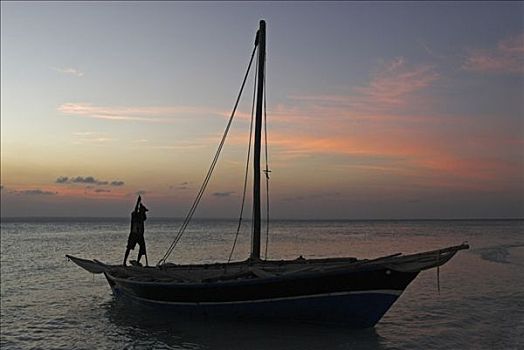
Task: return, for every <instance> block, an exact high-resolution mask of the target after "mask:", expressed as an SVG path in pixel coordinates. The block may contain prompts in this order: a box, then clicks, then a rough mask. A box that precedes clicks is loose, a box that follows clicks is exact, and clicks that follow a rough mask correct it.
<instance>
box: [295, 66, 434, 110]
mask: <svg viewBox="0 0 524 350" xmlns="http://www.w3.org/2000/svg"><path fill="white" fill-rule="evenodd" d="M438 78H439V74H438V73H437V72H436V71H435V67H434V66H432V65H410V64H408V63H407V62H406V60H405V59H404V58H402V57H399V58H396V59H394V60H392V61H391V62H388V63H385V64H383V65H382V66H381V67H379V69H378V70H377V71H376V72H375V73H374V74H373V75H372V76H371V79H370V81H369V82H368V83H367V84H365V85H363V86H359V87H355V88H354V89H353V90H352V92H351V93H350V94H344V95H320V96H318V95H317V96H292V97H291V98H292V99H296V100H302V101H309V102H313V103H316V104H317V107H324V108H333V107H335V108H338V109H340V108H341V107H344V108H346V110H347V111H351V113H352V114H360V115H361V116H364V115H373V114H376V113H383V112H385V111H387V112H389V114H390V113H391V112H392V109H393V111H395V109H397V110H398V109H400V108H405V107H411V106H412V105H413V104H414V102H416V101H417V99H416V98H415V97H417V93H419V92H420V91H422V90H424V89H425V88H427V87H429V86H430V85H431V84H432V83H433V82H434V81H435V80H437V79H438Z"/></svg>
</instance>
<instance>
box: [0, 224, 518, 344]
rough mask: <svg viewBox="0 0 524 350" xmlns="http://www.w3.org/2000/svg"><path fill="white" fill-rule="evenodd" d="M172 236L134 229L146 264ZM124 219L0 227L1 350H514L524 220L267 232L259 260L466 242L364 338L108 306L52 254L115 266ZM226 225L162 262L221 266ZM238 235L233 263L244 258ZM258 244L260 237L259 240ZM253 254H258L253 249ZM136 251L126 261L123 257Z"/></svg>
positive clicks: (97, 285) (111, 302)
mask: <svg viewBox="0 0 524 350" xmlns="http://www.w3.org/2000/svg"><path fill="white" fill-rule="evenodd" d="M179 225H180V222H179V221H176V220H160V219H157V220H155V219H154V218H153V219H150V220H148V221H147V222H146V241H147V244H148V255H149V263H150V264H156V262H157V261H158V260H159V259H160V258H161V257H162V255H163V254H164V253H165V251H166V249H167V247H168V246H169V244H170V243H171V240H172V239H173V238H174V235H175V233H176V231H177V229H178V227H179ZM128 229H129V223H128V222H127V220H125V219H123V220H117V219H115V220H111V219H97V220H95V219H89V220H86V219H84V220H81V219H70V220H55V219H48V220H41V219H40V220H25V221H20V220H18V221H17V220H4V221H3V222H2V223H1V282H2V283H1V340H0V346H1V348H2V349H28V348H35V349H73V348H75V349H113V348H115V349H122V348H125V349H141V348H155V349H425V348H428V349H522V348H524V221H522V220H491V221H490V220H482V221H276V222H274V223H273V224H272V227H271V232H272V233H271V235H270V238H269V242H270V244H269V249H268V257H269V258H271V259H280V258H286V259H293V258H296V257H298V256H299V255H303V256H304V257H306V258H313V257H327V256H356V257H359V258H364V257H366V258H372V257H378V256H381V255H387V254H392V253H396V252H404V253H412V252H416V251H421V250H426V249H436V248H441V247H445V246H449V245H455V244H460V243H462V242H463V241H468V242H469V243H470V245H471V249H470V250H468V251H461V252H459V253H457V255H456V256H455V257H454V258H453V259H452V260H451V261H450V262H448V263H447V264H446V265H445V266H443V267H442V268H441V269H440V294H439V293H438V291H437V278H436V270H435V269H433V270H430V271H425V272H422V273H421V274H420V275H419V276H418V277H417V279H415V281H414V282H413V283H412V284H411V285H410V286H409V287H408V288H407V290H406V291H405V292H404V294H403V295H402V296H401V297H400V298H399V300H398V301H397V302H396V303H395V304H394V305H393V307H392V308H391V309H390V310H389V311H388V313H387V314H386V315H385V316H384V317H383V319H382V320H381V321H380V322H379V323H378V325H377V326H376V327H375V328H374V329H369V330H358V331H355V330H348V329H346V328H344V327H333V326H325V325H315V324H290V323H267V322H264V323H262V322H247V323H246V322H217V321H211V320H200V321H195V320H184V319H180V318H179V317H177V315H173V314H164V313H161V312H159V310H158V309H151V308H147V307H142V306H139V305H124V304H123V303H122V302H120V301H119V300H115V299H114V298H113V297H112V295H111V292H110V289H109V286H108V285H107V282H106V281H105V279H104V278H103V277H102V276H100V275H91V274H89V273H87V272H85V271H84V270H82V269H80V268H79V267H77V266H76V265H74V264H73V263H72V262H68V261H67V260H66V259H65V257H64V255H65V254H72V255H76V256H80V257H85V258H96V259H98V260H101V261H105V262H108V263H119V262H120V261H121V259H122V256H123V253H124V249H125V244H126V240H127V233H128ZM235 229H236V223H235V222H233V221H227V220H200V221H198V220H197V221H195V222H194V223H193V224H192V225H191V226H190V227H189V230H188V232H187V233H186V235H185V236H184V238H183V239H182V241H181V243H180V245H179V246H178V247H177V248H176V249H175V252H174V256H171V259H170V261H173V260H174V261H176V262H186V263H190V262H211V261H215V260H218V261H224V260H226V259H227V256H228V255H229V250H230V249H231V244H232V242H233V239H234V231H235ZM248 232H249V227H247V226H246V227H243V231H242V233H241V236H240V237H239V243H238V245H237V249H236V250H235V254H234V259H237V260H240V259H243V258H245V257H246V256H247V255H248V249H249V242H250V237H249V233H248ZM263 241H265V238H263ZM262 252H264V247H262ZM135 254H136V252H132V253H131V257H132V258H135Z"/></svg>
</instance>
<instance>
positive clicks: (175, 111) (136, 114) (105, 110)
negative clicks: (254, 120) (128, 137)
mask: <svg viewBox="0 0 524 350" xmlns="http://www.w3.org/2000/svg"><path fill="white" fill-rule="evenodd" d="M57 109H58V111H59V112H61V113H63V114H66V115H69V116H80V117H85V118H95V119H106V120H114V121H139V122H149V123H173V122H174V121H175V118H177V117H181V116H182V117H184V116H193V115H206V116H213V115H215V116H216V115H220V116H222V115H223V113H222V112H221V111H217V110H214V109H211V108H205V107H191V106H178V107H158V106H153V107H123V106H119V107H112V106H95V105H93V104H91V103H83V102H82V103H74V102H68V103H64V104H62V105H60V106H58V108H57Z"/></svg>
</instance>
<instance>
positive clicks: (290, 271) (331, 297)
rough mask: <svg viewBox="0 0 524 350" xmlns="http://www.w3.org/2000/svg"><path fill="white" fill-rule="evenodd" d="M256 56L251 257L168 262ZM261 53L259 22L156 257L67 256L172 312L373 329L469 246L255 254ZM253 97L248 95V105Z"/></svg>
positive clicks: (133, 296)
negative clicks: (146, 261) (144, 263)
mask: <svg viewBox="0 0 524 350" xmlns="http://www.w3.org/2000/svg"><path fill="white" fill-rule="evenodd" d="M255 53H258V55H257V64H256V66H257V68H256V69H257V72H256V74H257V77H255V84H256V113H255V128H254V133H253V135H254V136H253V138H254V145H253V173H254V175H253V222H252V243H251V254H250V257H249V258H247V259H246V260H244V261H237V262H231V261H228V262H227V263H223V262H222V263H220V262H217V263H212V264H175V263H170V262H167V261H166V259H167V257H168V256H169V254H170V253H171V252H172V251H173V249H174V247H175V246H176V243H178V241H179V240H180V237H181V234H182V233H183V232H184V230H185V227H187V225H188V224H189V221H190V219H191V217H192V215H193V214H194V211H195V210H196V206H197V205H198V202H199V201H200V198H202V195H203V191H204V190H205V186H206V185H207V182H208V181H209V178H210V176H211V173H212V170H213V168H214V165H215V164H216V161H217V160H218V155H219V154H220V150H221V148H222V145H223V143H224V141H225V137H226V135H227V131H228V130H229V126H230V124H231V120H232V117H233V115H234V113H235V110H236V108H237V106H238V101H239V98H240V95H241V94H242V89H243V87H244V84H245V82H246V77H247V75H248V73H249V70H250V67H251V63H252V62H253V57H254V55H255ZM265 57H266V23H265V21H264V20H261V21H260V26H259V29H258V31H257V34H256V39H255V46H254V48H253V53H252V54H251V60H250V63H249V66H248V72H246V76H245V77H244V81H243V83H242V87H241V90H240V94H239V97H238V98H237V101H236V104H235V107H234V108H233V113H232V115H231V118H230V120H229V123H228V126H227V127H226V131H225V133H224V136H223V138H222V141H221V143H220V146H219V148H218V151H217V154H216V155H215V159H214V160H213V163H212V166H211V167H210V171H209V172H208V176H206V180H204V184H203V186H202V188H201V190H200V191H199V193H198V195H197V198H196V200H195V202H194V204H193V206H192V208H191V210H190V211H189V214H188V217H186V220H185V221H184V223H183V224H182V227H181V229H180V231H179V232H178V234H177V236H176V238H175V240H174V241H173V244H172V245H171V246H170V247H169V249H168V252H167V253H166V254H165V255H164V257H163V258H162V260H160V261H159V263H158V264H157V265H156V266H154V267H141V266H122V265H108V264H105V263H102V262H100V261H98V260H88V259H81V258H78V257H74V256H71V255H66V256H67V257H68V258H69V259H70V260H72V261H73V262H74V263H76V264H77V265H79V266H80V267H82V268H84V269H85V270H87V271H89V272H91V273H95V274H104V276H105V277H106V279H107V281H108V282H109V286H110V287H111V289H112V292H113V294H114V295H115V296H116V297H118V298H122V299H123V300H128V301H134V302H140V303H146V304H152V305H161V306H163V307H166V308H167V307H168V308H170V309H173V310H175V311H176V313H177V314H178V315H188V316H190V317H193V316H195V315H196V316H206V317H218V318H235V319H270V320H293V321H307V322H321V323H322V322H325V323H336V324H342V325H345V326H348V327H350V328H369V327H373V326H374V325H375V324H376V323H377V322H378V321H379V320H380V319H381V317H382V316H383V315H384V314H385V313H386V312H387V310H388V309H389V308H390V307H391V306H392V305H393V303H394V302H395V301H396V300H397V299H398V297H399V296H400V295H401V294H402V292H403V291H404V290H405V289H406V287H407V286H408V285H409V284H410V283H411V282H412V281H413V280H414V279H415V278H416V277H417V275H418V274H419V272H421V271H423V270H427V269H431V268H437V269H438V268H439V267H440V266H442V265H443V264H445V263H446V262H448V261H449V260H450V259H451V258H452V257H453V256H454V255H455V254H456V253H457V252H458V251H459V250H463V249H468V248H469V246H468V245H467V244H466V243H462V244H460V245H456V246H451V247H446V248H443V249H438V250H433V251H426V252H422V253H418V254H411V255H403V254H401V253H397V254H392V255H388V256H384V257H380V258H376V259H356V258H354V257H346V258H323V259H304V258H303V257H302V256H301V257H299V258H297V259H295V260H267V259H263V258H261V253H260V246H261V242H260V241H261V200H260V192H261V191H260V187H261V186H260V182H261V173H265V174H266V180H267V178H268V176H267V175H268V173H269V169H268V167H267V165H266V168H265V170H262V171H261V167H260V163H261V161H260V154H261V139H262V129H263V121H264V122H265V118H263V111H264V116H265V94H264V89H265V86H264V85H265V79H264V77H265ZM254 96H255V95H254ZM254 102H255V98H253V107H254V104H255V103H254ZM252 114H253V112H252ZM266 147H267V143H266ZM266 159H267V156H266ZM246 178H247V172H246ZM239 226H240V225H239ZM237 233H238V231H237ZM230 259H231V256H230Z"/></svg>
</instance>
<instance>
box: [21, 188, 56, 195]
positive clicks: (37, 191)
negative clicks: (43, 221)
mask: <svg viewBox="0 0 524 350" xmlns="http://www.w3.org/2000/svg"><path fill="white" fill-rule="evenodd" d="M11 193H14V194H19V195H27V196H54V195H56V194H57V192H52V191H45V190H41V189H31V190H20V191H12V192H11Z"/></svg>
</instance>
